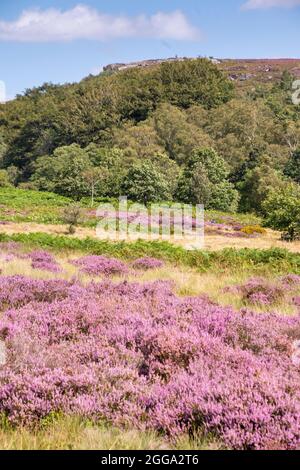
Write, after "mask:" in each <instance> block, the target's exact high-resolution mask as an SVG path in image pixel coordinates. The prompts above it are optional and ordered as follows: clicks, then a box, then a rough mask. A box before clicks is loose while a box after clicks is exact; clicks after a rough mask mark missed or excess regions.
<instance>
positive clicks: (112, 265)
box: [72, 255, 128, 276]
mask: <svg viewBox="0 0 300 470" xmlns="http://www.w3.org/2000/svg"><path fill="white" fill-rule="evenodd" d="M72 264H74V265H75V266H79V267H80V270H81V271H82V272H84V273H86V274H90V275H94V276H96V275H100V274H104V275H106V276H112V275H117V274H119V275H120V274H126V273H127V272H128V268H127V266H126V264H125V263H123V262H122V261H120V260H117V259H115V258H107V257H106V256H96V255H94V256H93V255H91V256H84V257H82V258H79V259H77V260H74V261H72Z"/></svg>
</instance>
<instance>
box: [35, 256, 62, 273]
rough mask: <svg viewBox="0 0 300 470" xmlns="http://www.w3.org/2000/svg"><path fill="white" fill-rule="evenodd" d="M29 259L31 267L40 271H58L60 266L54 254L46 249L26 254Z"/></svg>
mask: <svg viewBox="0 0 300 470" xmlns="http://www.w3.org/2000/svg"><path fill="white" fill-rule="evenodd" d="M28 257H29V258H30V259H31V267H32V268H33V269H40V270H42V271H50V272H53V273H58V272H60V271H61V267H60V266H59V264H58V263H57V261H56V260H55V258H54V256H53V255H52V254H51V253H48V252H47V251H34V252H32V253H30V254H29V255H28Z"/></svg>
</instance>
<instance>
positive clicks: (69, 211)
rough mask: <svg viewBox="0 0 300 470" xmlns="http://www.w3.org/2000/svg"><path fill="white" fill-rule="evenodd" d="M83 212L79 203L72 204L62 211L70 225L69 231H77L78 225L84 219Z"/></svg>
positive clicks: (70, 232)
mask: <svg viewBox="0 0 300 470" xmlns="http://www.w3.org/2000/svg"><path fill="white" fill-rule="evenodd" d="M82 217H83V213H82V209H81V207H80V206H79V205H78V204H70V205H69V206H68V207H66V208H65V209H64V210H63V212H62V219H63V221H64V223H66V224H68V225H69V229H68V232H69V234H70V235H73V234H74V233H75V232H76V227H77V226H78V225H79V224H80V222H81V221H82Z"/></svg>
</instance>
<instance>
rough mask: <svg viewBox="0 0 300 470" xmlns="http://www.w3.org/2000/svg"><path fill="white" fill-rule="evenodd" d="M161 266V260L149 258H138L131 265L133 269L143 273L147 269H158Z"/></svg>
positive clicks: (162, 263)
mask: <svg viewBox="0 0 300 470" xmlns="http://www.w3.org/2000/svg"><path fill="white" fill-rule="evenodd" d="M163 265H164V262H163V261H162V260H160V259H156V258H150V257H145V258H138V259H137V260H135V261H134V262H133V263H132V266H133V268H134V269H140V270H144V271H148V270H149V269H159V268H162V267H163Z"/></svg>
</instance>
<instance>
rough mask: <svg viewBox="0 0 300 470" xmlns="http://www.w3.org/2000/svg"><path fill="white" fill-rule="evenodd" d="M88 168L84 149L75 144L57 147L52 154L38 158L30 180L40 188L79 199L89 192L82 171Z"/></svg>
mask: <svg viewBox="0 0 300 470" xmlns="http://www.w3.org/2000/svg"><path fill="white" fill-rule="evenodd" d="M89 168H90V162H89V159H88V156H87V154H86V152H85V150H84V149H82V148H81V147H80V146H79V145H77V144H72V145H69V146H65V147H59V148H57V149H56V150H55V151H54V153H53V156H50V157H46V158H42V157H41V158H39V159H38V160H37V163H36V165H35V173H34V175H33V177H32V181H33V182H34V183H36V184H37V185H38V186H39V188H40V189H42V190H46V191H54V192H56V193H58V194H61V195H62V196H69V197H72V198H74V199H77V200H79V199H80V198H82V197H83V196H86V195H87V194H88V193H89V187H88V185H87V183H86V182H85V180H84V178H83V176H82V175H83V173H84V172H85V171H86V170H88V169H89Z"/></svg>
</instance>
